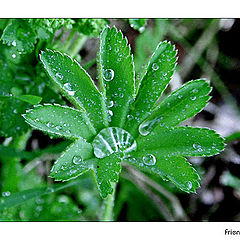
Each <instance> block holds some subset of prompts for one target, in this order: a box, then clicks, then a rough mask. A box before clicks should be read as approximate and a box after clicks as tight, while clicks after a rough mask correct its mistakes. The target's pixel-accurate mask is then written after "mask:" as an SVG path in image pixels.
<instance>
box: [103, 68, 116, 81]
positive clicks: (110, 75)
mask: <svg viewBox="0 0 240 240" xmlns="http://www.w3.org/2000/svg"><path fill="white" fill-rule="evenodd" d="M103 78H104V79H105V80H106V81H107V82H109V81H112V80H113V78H114V71H113V70H112V69H106V70H104V72H103Z"/></svg>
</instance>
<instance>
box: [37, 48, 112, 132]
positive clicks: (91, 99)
mask: <svg viewBox="0 0 240 240" xmlns="http://www.w3.org/2000/svg"><path fill="white" fill-rule="evenodd" d="M40 59H41V61H42V62H43V64H44V67H45V69H46V71H47V72H48V74H49V75H50V77H51V79H52V80H53V81H54V82H55V83H56V84H57V86H58V88H59V89H60V91H61V92H62V93H63V94H64V95H65V96H66V97H67V98H68V100H69V101H71V102H72V103H73V104H74V105H75V106H77V107H78V108H80V109H84V110H85V111H86V112H87V115H88V117H89V119H90V121H91V123H92V125H93V126H94V127H95V128H96V130H97V131H99V130H101V129H102V128H104V126H107V125H108V123H107V118H106V109H105V108H106V107H105V102H104V99H103V96H102V95H101V93H100V92H99V91H98V89H97V88H96V86H95V85H94V83H93V81H92V79H91V77H90V76H89V75H88V74H87V72H86V71H85V70H84V69H83V68H82V67H81V66H80V65H79V64H78V63H77V62H76V61H75V60H72V59H71V58H70V57H69V56H67V55H65V54H62V53H60V52H57V51H51V50H46V51H45V52H42V54H41V55H40Z"/></svg>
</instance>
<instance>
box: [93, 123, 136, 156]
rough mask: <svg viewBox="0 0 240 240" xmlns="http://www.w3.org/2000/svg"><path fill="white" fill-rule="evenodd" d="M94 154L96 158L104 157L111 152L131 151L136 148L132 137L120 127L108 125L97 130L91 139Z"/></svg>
mask: <svg viewBox="0 0 240 240" xmlns="http://www.w3.org/2000/svg"><path fill="white" fill-rule="evenodd" d="M93 148H94V154H95V156H96V157H97V158H104V157H106V156H109V155H111V154H113V153H117V152H120V153H123V155H124V154H125V153H128V152H131V151H133V150H135V149H136V148H137V143H136V141H135V140H134V138H133V137H132V136H131V135H130V133H128V132H127V131H125V130H124V129H122V128H118V127H109V128H105V129H103V130H102V131H100V132H99V134H98V135H97V136H96V137H95V139H94V140H93Z"/></svg>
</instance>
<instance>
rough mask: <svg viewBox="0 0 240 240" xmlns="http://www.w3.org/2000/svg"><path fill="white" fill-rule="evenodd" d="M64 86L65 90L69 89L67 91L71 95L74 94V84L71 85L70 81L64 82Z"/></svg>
mask: <svg viewBox="0 0 240 240" xmlns="http://www.w3.org/2000/svg"><path fill="white" fill-rule="evenodd" d="M63 87H64V89H65V90H67V92H68V94H69V95H70V96H74V94H75V91H73V90H72V86H71V84H70V83H64V84H63Z"/></svg>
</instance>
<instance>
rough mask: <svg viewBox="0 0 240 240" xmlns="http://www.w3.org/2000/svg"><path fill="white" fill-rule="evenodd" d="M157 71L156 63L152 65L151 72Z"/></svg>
mask: <svg viewBox="0 0 240 240" xmlns="http://www.w3.org/2000/svg"><path fill="white" fill-rule="evenodd" d="M158 69H159V66H158V65H157V64H156V63H153V65H152V70H153V71H156V70H158Z"/></svg>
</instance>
